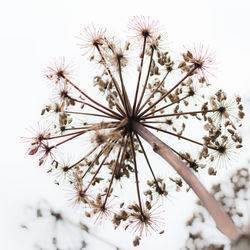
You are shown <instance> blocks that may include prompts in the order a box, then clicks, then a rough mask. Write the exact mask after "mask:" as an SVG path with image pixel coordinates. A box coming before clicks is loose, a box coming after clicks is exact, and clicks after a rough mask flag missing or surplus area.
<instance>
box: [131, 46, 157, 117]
mask: <svg viewBox="0 0 250 250" xmlns="http://www.w3.org/2000/svg"><path fill="white" fill-rule="evenodd" d="M153 55H154V48H153V47H152V48H151V56H150V61H149V66H148V73H147V76H146V80H145V83H144V86H143V89H142V93H141V97H140V99H139V101H138V104H137V106H136V109H135V114H136V115H137V114H138V109H139V108H140V105H141V102H142V99H143V96H144V93H145V90H146V88H147V85H148V79H149V75H150V69H151V65H152V62H153Z"/></svg>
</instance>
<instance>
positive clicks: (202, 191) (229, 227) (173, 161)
mask: <svg viewBox="0 0 250 250" xmlns="http://www.w3.org/2000/svg"><path fill="white" fill-rule="evenodd" d="M132 126H133V130H134V131H135V133H138V134H139V135H140V136H141V137H142V138H143V139H144V140H145V141H147V142H148V143H149V144H150V145H151V146H152V147H153V149H154V151H155V152H156V153H157V154H159V155H160V156H161V157H162V158H163V159H164V160H166V161H167V162H168V163H169V164H170V165H171V166H172V167H173V168H174V169H175V170H176V171H177V173H178V174H179V175H180V176H181V177H182V178H183V179H184V180H185V182H186V183H187V184H188V185H189V186H190V187H191V188H192V189H193V191H194V192H195V193H196V195H197V196H198V197H199V199H200V200H201V202H202V204H203V205H204V206H205V207H206V209H207V210H208V212H209V213H210V215H211V216H212V217H213V219H214V221H215V223H216V226H217V228H218V229H219V230H220V231H221V232H222V233H223V234H225V235H226V236H227V237H228V238H229V239H230V240H231V241H234V240H236V239H237V238H238V237H239V236H240V232H239V230H238V229H237V227H236V226H235V225H234V224H233V222H232V220H231V219H230V218H229V216H228V215H227V214H226V213H225V212H224V211H223V210H222V208H221V206H220V205H219V204H218V203H217V202H216V200H215V199H214V197H213V196H212V195H211V194H210V193H209V192H208V191H207V190H206V188H205V187H204V186H203V185H202V183H201V182H200V181H199V179H198V178H197V177H196V176H195V175H194V173H193V172H192V171H191V170H190V169H189V168H188V167H187V166H186V164H185V163H184V162H183V161H182V160H181V159H180V158H179V157H178V156H177V155H176V154H175V153H174V152H173V151H172V150H171V149H170V148H169V147H168V146H167V145H166V144H165V143H164V142H163V141H161V140H160V139H159V138H158V137H156V136H155V135H154V134H152V133H151V132H150V131H149V130H148V129H146V128H145V127H144V126H143V125H142V124H140V123H138V122H136V121H133V123H132Z"/></svg>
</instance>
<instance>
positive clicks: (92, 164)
mask: <svg viewBox="0 0 250 250" xmlns="http://www.w3.org/2000/svg"><path fill="white" fill-rule="evenodd" d="M109 143H112V142H110V141H109V142H107V143H106V144H104V145H103V146H102V148H101V150H100V151H99V153H98V154H97V155H96V156H95V158H94V159H93V160H92V161H91V163H90V165H89V167H88V169H87V170H86V171H85V173H84V174H83V176H82V179H83V178H84V177H85V176H86V174H87V173H88V172H89V170H90V169H91V168H92V167H93V166H94V164H95V162H96V161H97V159H98V158H99V157H100V156H101V155H102V154H103V152H104V151H105V150H106V149H107V147H108V146H109V145H110V144H109Z"/></svg>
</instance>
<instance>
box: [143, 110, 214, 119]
mask: <svg viewBox="0 0 250 250" xmlns="http://www.w3.org/2000/svg"><path fill="white" fill-rule="evenodd" d="M218 111H219V110H218V109H210V110H199V111H190V112H180V113H172V114H163V115H155V116H145V117H141V120H147V119H153V118H162V117H169V116H181V115H196V114H203V115H204V114H206V113H211V112H218Z"/></svg>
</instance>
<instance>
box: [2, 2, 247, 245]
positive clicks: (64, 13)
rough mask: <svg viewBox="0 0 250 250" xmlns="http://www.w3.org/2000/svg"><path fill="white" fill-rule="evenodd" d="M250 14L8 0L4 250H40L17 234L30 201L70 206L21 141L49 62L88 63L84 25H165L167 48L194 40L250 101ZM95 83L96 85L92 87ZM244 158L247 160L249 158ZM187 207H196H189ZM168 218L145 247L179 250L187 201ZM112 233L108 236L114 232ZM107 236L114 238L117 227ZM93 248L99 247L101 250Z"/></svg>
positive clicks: (235, 5) (229, 8)
mask: <svg viewBox="0 0 250 250" xmlns="http://www.w3.org/2000/svg"><path fill="white" fill-rule="evenodd" d="M249 13H250V2H249V1H247V0H245V1H243V0H238V1H232V0H220V1H218V0H207V1H206V0H175V1H173V0H171V1H170V0H164V1H160V0H154V1H147V0H144V1H143V0H137V1H135V0H126V1H114V0H106V1H99V0H96V1H91V0H88V1H83V0H82V1H80V0H70V1H69V0H68V1H66V0H33V1H32V0H22V1H18V0H9V1H2V3H1V4H0V43H1V46H0V72H1V88H2V89H1V93H2V95H1V98H0V103H1V108H2V112H1V125H0V128H1V134H0V143H1V164H0V168H1V175H0V176H1V181H0V197H1V200H0V221H1V223H0V247H1V248H2V249H4V250H15V249H19V250H22V249H25V250H31V249H34V248H32V247H31V245H32V244H30V243H27V242H26V243H24V242H23V241H22V239H24V238H22V237H24V236H23V235H22V234H20V233H19V231H18V230H17V227H18V224H17V222H21V221H22V218H23V216H22V209H23V207H24V206H25V204H27V203H32V202H33V201H35V200H36V199H40V197H47V198H48V199H49V200H54V201H55V203H56V206H58V207H60V206H65V200H64V199H65V197H64V195H63V194H62V192H61V190H59V189H58V188H57V187H55V185H54V184H53V181H52V180H51V179H50V178H48V176H47V175H46V173H44V171H43V170H42V169H40V168H38V167H37V161H36V160H35V159H32V158H30V157H27V155H25V152H26V150H27V148H26V145H24V144H22V143H20V141H21V139H20V137H21V136H23V135H24V134H25V133H26V130H25V129H26V128H27V127H29V126H31V125H32V124H34V123H35V122H36V121H37V120H39V117H40V110H41V108H42V107H43V105H44V104H45V103H46V101H47V98H48V93H49V91H48V85H47V84H46V81H44V79H43V75H42V70H43V69H44V68H45V67H46V66H47V64H48V63H49V62H51V60H52V61H53V59H54V58H57V57H59V56H65V57H66V58H70V59H72V60H74V61H75V62H81V63H83V65H84V66H86V65H88V64H87V62H84V60H85V61H86V59H85V58H83V57H81V51H80V49H79V47H77V46H76V44H77V39H76V36H78V35H79V33H80V32H81V30H82V28H83V27H85V26H88V25H90V24H91V23H92V22H93V23H95V24H96V25H101V26H103V27H107V28H108V30H109V31H110V32H111V33H113V34H121V35H124V31H125V30H126V25H127V23H128V22H129V21H130V19H131V18H132V17H133V16H134V15H144V16H151V17H152V18H153V19H158V20H159V21H160V23H161V24H162V25H163V26H164V28H165V30H166V33H167V39H168V46H169V47H171V49H172V50H176V53H178V50H181V49H182V48H183V46H185V45H190V44H191V45H192V44H194V43H195V44H200V43H202V44H205V45H207V46H209V48H211V49H212V51H215V55H216V62H217V63H216V71H215V73H214V75H215V77H212V78H211V79H212V81H211V83H212V84H213V85H214V86H216V87H217V88H222V89H224V90H225V91H226V92H231V93H237V94H241V95H243V96H247V94H248V96H250V95H249V94H250V79H249V68H250V64H249V60H250V49H249V45H250V32H249V24H250V15H249ZM124 36H125V35H124ZM82 61H83V62H82ZM84 69H85V68H84ZM88 71H89V69H88V68H87V69H86V79H91V76H92V75H91V74H90V75H89V73H88ZM86 84H88V83H86ZM89 84H90V86H91V82H90V83H89ZM246 105H247V104H246ZM248 129H249V125H245V131H247V130H248ZM241 160H242V162H244V157H241ZM190 199H191V200H192V199H193V197H191V196H190ZM186 200H188V198H186ZM186 210H189V211H190V208H188V206H187V209H186ZM169 213H170V215H171V213H172V215H171V216H170V218H169V223H170V225H169V224H168V228H167V231H168V233H167V234H166V235H165V236H164V237H165V238H163V237H161V238H160V239H158V238H156V237H152V238H151V239H149V240H147V241H145V242H146V244H144V245H142V246H141V249H151V247H153V246H154V245H155V244H158V246H159V247H157V249H159V250H160V249H171V250H175V249H176V250H177V249H179V247H180V246H181V243H179V242H178V241H177V240H175V239H177V237H178V236H179V231H178V230H179V228H180V227H182V224H181V223H182V222H183V220H178V218H177V216H178V215H179V214H183V213H184V212H183V210H182V209H181V201H180V200H178V199H175V200H174V201H173V203H172V208H171V207H170V208H169ZM178 213H179V214H178ZM175 216H176V219H173V218H174V217H175ZM171 218H172V219H171ZM171 223H172V224H171ZM178 223H179V224H178ZM105 233H106V235H107V230H106V232H105ZM108 234H110V236H109V237H110V239H112V237H113V236H112V235H113V234H112V232H111V230H110V233H108ZM107 237H108V236H107ZM126 237H127V236H126ZM157 237H159V236H157ZM167 237H168V238H167ZM126 239H127V238H126ZM27 240H28V238H25V241H27ZM120 242H121V245H122V246H124V247H127V248H130V246H131V244H130V242H129V244H127V245H126V240H121V241H120ZM145 242H144V243H145ZM116 243H119V241H118V240H116ZM29 247H31V248H29ZM92 249H96V248H95V246H94V247H93V248H92ZM107 249H110V248H107ZM138 249H139V248H138Z"/></svg>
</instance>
